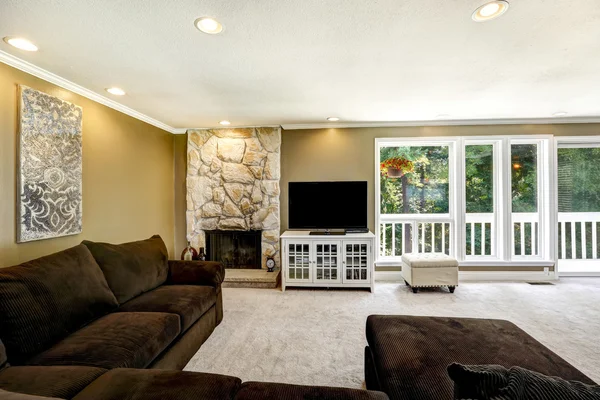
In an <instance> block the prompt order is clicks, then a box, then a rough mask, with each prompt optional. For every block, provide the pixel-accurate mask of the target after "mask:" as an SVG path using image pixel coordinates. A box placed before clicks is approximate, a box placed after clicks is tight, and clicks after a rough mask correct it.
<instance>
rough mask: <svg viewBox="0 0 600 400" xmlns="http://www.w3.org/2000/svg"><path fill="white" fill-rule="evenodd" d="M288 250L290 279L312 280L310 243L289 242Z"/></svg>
mask: <svg viewBox="0 0 600 400" xmlns="http://www.w3.org/2000/svg"><path fill="white" fill-rule="evenodd" d="M287 250H288V254H287V257H288V270H287V278H288V280H290V281H307V282H308V281H310V279H311V277H310V243H289V244H288V249H287Z"/></svg>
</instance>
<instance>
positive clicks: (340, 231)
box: [310, 229, 346, 236]
mask: <svg viewBox="0 0 600 400" xmlns="http://www.w3.org/2000/svg"><path fill="white" fill-rule="evenodd" d="M345 234H346V230H345V229H325V230H322V231H310V235H311V236H321V235H328V236H330V235H331V236H334V235H335V236H343V235H345Z"/></svg>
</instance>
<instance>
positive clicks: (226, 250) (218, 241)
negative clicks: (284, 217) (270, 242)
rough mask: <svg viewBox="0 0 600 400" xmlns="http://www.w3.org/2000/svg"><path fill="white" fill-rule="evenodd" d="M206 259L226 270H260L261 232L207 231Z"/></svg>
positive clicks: (205, 234) (205, 233)
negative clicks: (219, 263) (218, 263)
mask: <svg viewBox="0 0 600 400" xmlns="http://www.w3.org/2000/svg"><path fill="white" fill-rule="evenodd" d="M204 236H205V238H206V257H207V259H208V260H210V261H219V262H221V263H222V264H223V265H224V266H225V268H236V269H260V268H262V263H261V258H262V250H261V241H262V238H261V236H262V235H261V231H254V230H252V231H205V232H204Z"/></svg>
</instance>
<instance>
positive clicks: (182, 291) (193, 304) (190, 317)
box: [118, 285, 217, 332]
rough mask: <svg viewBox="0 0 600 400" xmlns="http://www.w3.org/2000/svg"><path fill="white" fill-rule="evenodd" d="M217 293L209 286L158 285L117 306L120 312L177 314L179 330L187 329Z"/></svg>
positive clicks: (211, 303)
mask: <svg viewBox="0 0 600 400" xmlns="http://www.w3.org/2000/svg"><path fill="white" fill-rule="evenodd" d="M216 301H217V295H216V292H215V289H214V288H212V287H210V286H187V285H180V286H171V285H168V286H160V287H157V288H156V289H154V290H151V291H150V292H147V293H144V294H142V295H140V296H138V297H136V298H134V299H132V300H129V301H128V302H127V303H125V304H123V305H122V306H121V307H119V309H118V311H120V312H144V311H146V312H164V313H171V314H177V315H179V318H180V319H181V332H185V331H187V329H188V328H189V327H190V326H192V324H193V323H194V322H196V321H197V320H198V319H199V318H200V317H201V316H202V315H203V314H204V313H205V312H206V311H208V309H209V308H211V307H212V306H214V305H215V302H216Z"/></svg>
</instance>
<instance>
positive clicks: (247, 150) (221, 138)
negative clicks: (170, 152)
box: [186, 127, 281, 269]
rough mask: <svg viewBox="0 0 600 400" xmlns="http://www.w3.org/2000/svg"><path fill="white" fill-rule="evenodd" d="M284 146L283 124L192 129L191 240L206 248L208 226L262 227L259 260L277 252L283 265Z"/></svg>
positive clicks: (229, 228) (189, 173) (262, 262)
mask: <svg viewBox="0 0 600 400" xmlns="http://www.w3.org/2000/svg"><path fill="white" fill-rule="evenodd" d="M280 146H281V128H279V127H277V128H236V129H190V130H188V142H187V154H188V164H187V181H186V184H187V213H186V225H187V238H188V240H189V241H190V242H191V243H192V246H194V247H196V248H198V247H204V248H206V247H207V237H206V234H207V232H211V233H214V231H221V232H228V231H243V232H250V231H259V234H260V252H261V257H260V258H261V259H260V264H259V265H260V266H261V267H262V268H264V269H266V264H265V262H266V258H267V257H273V258H274V259H275V264H276V266H277V267H280V255H279V232H280V216H279V179H280ZM211 240H212V242H211V244H214V239H213V238H212V237H211ZM238 253H239V252H238ZM219 261H220V260H219Z"/></svg>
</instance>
